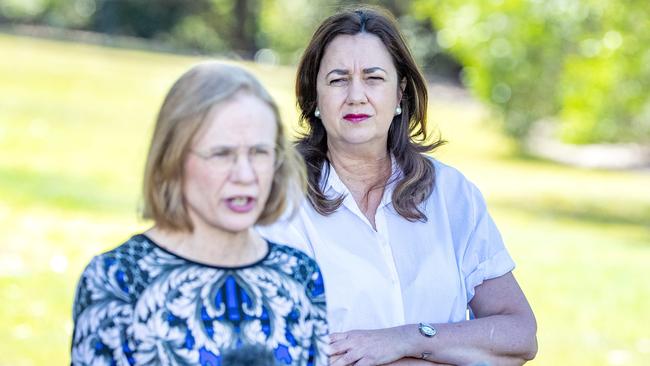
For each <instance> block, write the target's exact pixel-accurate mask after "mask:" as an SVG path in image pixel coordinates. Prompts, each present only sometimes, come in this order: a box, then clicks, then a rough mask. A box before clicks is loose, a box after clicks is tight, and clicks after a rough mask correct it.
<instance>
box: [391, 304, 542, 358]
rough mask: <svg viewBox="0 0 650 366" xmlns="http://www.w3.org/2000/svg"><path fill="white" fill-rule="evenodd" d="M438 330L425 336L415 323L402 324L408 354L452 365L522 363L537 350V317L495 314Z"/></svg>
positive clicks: (448, 325)
mask: <svg viewBox="0 0 650 366" xmlns="http://www.w3.org/2000/svg"><path fill="white" fill-rule="evenodd" d="M435 327H436V329H437V330H438V334H436V335H435V336H434V337H432V338H426V337H423V336H422V335H420V334H419V331H418V329H417V325H416V324H411V325H405V326H403V327H400V328H402V331H403V334H404V337H403V338H402V339H403V340H404V342H406V348H405V349H406V350H407V351H406V352H407V355H406V356H407V357H414V358H420V357H422V355H423V354H428V355H427V357H426V359H427V360H428V361H433V362H436V363H442V364H451V365H474V364H487V365H521V364H523V363H525V362H526V361H527V360H530V359H532V358H533V357H534V356H535V354H536V352H537V341H536V337H535V333H536V325H535V323H534V319H533V320H532V322H531V320H530V319H529V318H528V317H526V316H520V315H492V316H488V317H484V318H480V319H473V320H467V321H463V322H459V323H450V324H436V325H435Z"/></svg>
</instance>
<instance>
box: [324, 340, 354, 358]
mask: <svg viewBox="0 0 650 366" xmlns="http://www.w3.org/2000/svg"><path fill="white" fill-rule="evenodd" d="M350 347H351V346H350V342H347V341H346V340H341V341H339V342H335V343H330V345H329V355H330V356H332V355H340V354H342V353H345V352H347V351H348V350H349V349H350Z"/></svg>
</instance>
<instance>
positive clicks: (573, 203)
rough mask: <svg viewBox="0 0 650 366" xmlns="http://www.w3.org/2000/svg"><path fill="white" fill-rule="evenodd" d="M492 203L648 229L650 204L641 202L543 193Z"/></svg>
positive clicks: (536, 213) (577, 218)
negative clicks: (573, 198) (527, 197)
mask: <svg viewBox="0 0 650 366" xmlns="http://www.w3.org/2000/svg"><path fill="white" fill-rule="evenodd" d="M494 204H495V205H496V206H499V207H502V208H506V209H515V210H518V211H523V212H525V213H528V214H532V215H535V216H543V217H553V218H557V219H561V220H574V221H580V222H584V223H588V224H595V225H629V226H637V227H640V228H645V229H648V231H649V234H650V205H648V204H647V203H643V202H638V203H636V202H629V201H628V202H622V201H621V202H595V201H587V200H571V199H567V198H566V197H554V196H551V197H549V196H544V197H539V198H531V199H525V200H497V201H495V202H494Z"/></svg>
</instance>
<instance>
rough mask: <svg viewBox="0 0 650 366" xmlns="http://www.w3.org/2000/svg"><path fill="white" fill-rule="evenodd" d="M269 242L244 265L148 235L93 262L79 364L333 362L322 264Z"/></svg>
mask: <svg viewBox="0 0 650 366" xmlns="http://www.w3.org/2000/svg"><path fill="white" fill-rule="evenodd" d="M268 244H269V250H268V253H267V255H266V256H265V257H264V258H262V259H261V260H259V261H258V262H256V263H254V264H251V265H247V266H244V267H236V268H234V267H233V268H230V267H216V266H209V265H206V264H201V263H197V262H193V261H190V260H188V259H184V258H181V257H179V256H177V255H175V254H173V253H170V252H168V251H166V250H165V249H163V248H162V247H160V246H158V245H156V244H155V243H154V242H152V241H151V240H150V239H149V238H148V237H146V236H145V235H142V234H140V235H135V236H133V237H132V238H131V239H129V240H128V241H127V242H126V243H124V244H122V245H120V246H119V247H117V248H116V249H114V250H112V251H110V252H107V253H104V254H102V255H99V256H97V257H95V258H93V260H92V261H91V262H90V264H89V265H88V267H86V269H85V271H84V272H83V274H82V276H81V279H80V281H79V285H78V288H77V293H76V297H75V302H74V309H73V319H74V325H75V328H74V334H73V339H72V355H71V356H72V364H73V365H206V366H207V365H209V366H220V365H224V366H227V364H228V362H227V360H237V359H239V360H240V361H238V362H235V361H232V363H237V364H240V363H239V362H241V364H249V363H246V361H241V360H242V359H245V358H246V357H249V358H250V357H253V355H254V357H255V358H256V362H255V364H257V365H326V364H327V355H326V350H325V347H327V340H326V335H327V321H326V309H325V295H324V288H323V279H322V276H321V273H320V270H319V268H318V265H317V264H316V262H315V261H314V260H312V259H310V258H309V257H308V256H307V255H305V254H304V253H303V252H301V251H299V250H296V249H293V248H290V247H287V246H283V245H278V244H274V243H270V242H269V243H268ZM260 350H261V351H260ZM237 353H239V355H237ZM228 357H230V358H228ZM248 362H250V361H248Z"/></svg>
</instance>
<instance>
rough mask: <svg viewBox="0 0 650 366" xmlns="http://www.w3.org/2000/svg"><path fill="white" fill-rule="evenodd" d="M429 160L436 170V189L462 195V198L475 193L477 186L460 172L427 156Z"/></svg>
mask: <svg viewBox="0 0 650 366" xmlns="http://www.w3.org/2000/svg"><path fill="white" fill-rule="evenodd" d="M427 159H429V161H430V162H431V164H432V165H433V168H434V174H435V178H434V189H438V190H439V191H442V192H445V193H446V194H450V193H451V194H452V195H456V194H460V195H461V196H466V195H471V194H473V193H474V191H475V190H476V186H475V185H474V183H473V182H472V181H470V180H469V179H468V178H467V177H466V176H465V174H463V173H462V172H461V171H460V170H458V169H457V168H455V167H453V166H451V165H448V164H446V163H443V162H441V161H440V160H438V159H436V158H433V157H431V156H427Z"/></svg>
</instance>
